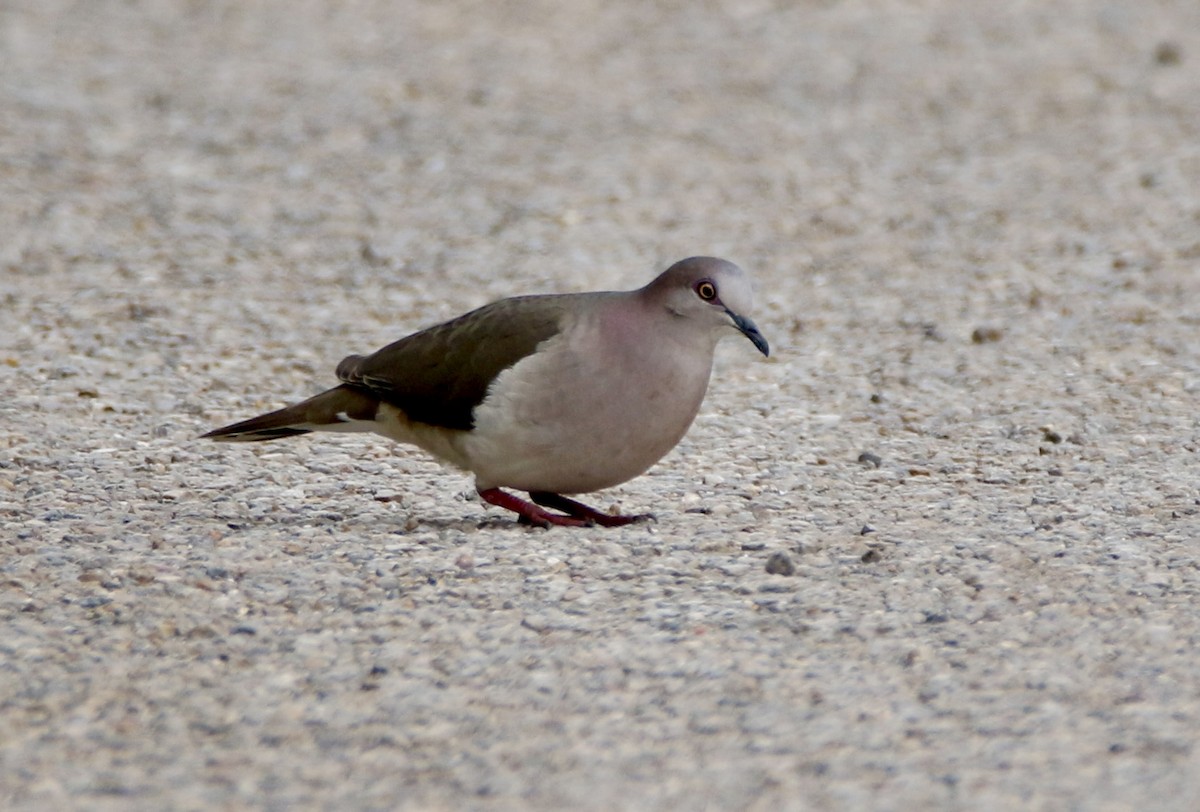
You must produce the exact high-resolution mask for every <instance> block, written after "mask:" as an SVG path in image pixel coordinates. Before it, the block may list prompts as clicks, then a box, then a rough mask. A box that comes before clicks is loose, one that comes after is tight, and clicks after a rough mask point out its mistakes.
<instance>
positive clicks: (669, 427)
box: [202, 256, 770, 528]
mask: <svg viewBox="0 0 1200 812" xmlns="http://www.w3.org/2000/svg"><path fill="white" fill-rule="evenodd" d="M753 302H754V293H753V285H752V282H751V280H750V277H749V275H748V274H747V273H746V272H745V271H743V270H742V269H741V268H740V267H738V266H737V265H735V264H734V263H732V262H729V261H727V260H724V259H718V258H716V257H705V256H696V257H689V258H687V259H684V260H681V261H679V262H676V263H675V264H673V265H671V266H670V267H669V268H667V269H666V270H665V271H663V272H662V273H661V274H659V275H658V276H657V277H656V278H655V279H654V280H653V281H651V282H650V283H649V284H647V285H645V286H644V287H641V288H638V289H636V290H630V291H596V292H590V293H557V294H538V295H529V296H515V297H512V298H507V299H501V300H499V301H496V302H493V303H491V304H488V305H485V306H483V307H480V308H478V309H477V310H472V311H471V312H469V313H466V314H465V315H462V316H459V317H458V318H455V319H451V320H450V321H447V322H443V323H441V324H437V325H434V326H432V327H429V328H427V329H424V330H421V331H419V332H416V333H413V334H411V335H409V336H407V337H405V338H401V339H400V340H399V341H396V342H394V343H392V344H388V345H387V346H386V347H383V348H382V349H380V350H378V351H376V352H374V353H371V354H370V355H351V356H349V357H347V358H345V359H344V360H343V361H342V362H341V363H340V364H338V366H337V370H336V375H337V378H338V380H339V381H340V382H341V383H340V384H339V385H338V386H335V387H333V388H332V389H328V390H326V391H324V392H321V393H320V394H317V395H314V396H313V397H311V398H308V399H307V400H304V401H302V402H300V403H296V404H294V405H291V406H287V407H285V408H282V409H279V410H277V411H273V412H270V413H268V414H263V415H260V416H258V417H252V418H250V419H248V420H243V421H241V422H238V423H233V424H231V425H228V426H224V427H222V428H218V429H214V430H212V431H209V432H208V433H206V434H204V435H202V438H209V439H213V440H218V441H223V442H255V441H263V440H275V439H279V438H284V437H294V436H297V435H301V434H307V433H309V432H314V431H334V432H337V431H340V432H363V431H366V432H374V433H376V434H380V435H382V436H384V437H387V438H390V439H392V440H396V441H399V442H402V443H409V444H412V445H416V446H418V447H419V448H421V449H423V450H424V451H426V452H427V453H429V454H431V455H432V456H434V457H436V458H437V459H439V460H441V461H443V462H446V463H449V464H450V465H452V466H454V467H456V468H459V469H462V470H465V471H467V472H470V473H472V474H474V476H475V489H476V492H477V493H478V494H479V497H480V498H481V499H482V500H483V501H484V502H486V503H488V504H490V505H494V506H496V507H500V508H505V509H507V510H510V511H512V512H514V513H516V514H517V517H518V521H519V522H520V523H523V524H531V525H536V526H539V527H545V528H548V527H551V526H566V527H580V526H593V525H600V526H604V527H620V526H623V525H627V524H630V523H632V522H636V521H641V520H647V519H653V518H654V517H653V516H652V515H651V514H634V515H618V514H614V513H606V512H603V511H600V510H597V509H595V508H592V507H589V506H588V505H586V504H584V503H582V502H578V501H576V500H574V499H572V498H570V496H574V495H578V494H584V493H591V492H594V491H598V490H602V489H604V488H610V487H613V486H615V485H619V484H621V483H623V482H626V481H628V480H630V479H633V478H634V477H636V476H639V475H641V474H643V473H645V471H646V470H647V469H649V468H650V467H651V466H652V465H654V464H655V463H656V462H658V461H659V460H660V459H662V457H663V456H665V455H666V454H667V452H669V451H670V450H671V449H673V448H674V447H675V446H676V444H678V442H679V441H680V440H681V439H682V438H683V436H684V434H685V433H686V432H687V430H688V428H689V427H690V426H691V424H692V421H693V420H694V419H695V417H696V414H697V412H698V411H699V409H700V405H701V402H702V401H703V399H704V396H705V393H706V391H707V389H708V383H709V378H710V376H711V373H712V366H713V354H714V351H715V348H716V345H717V342H718V341H719V340H720V339H721V338H722V337H723V336H725V335H727V334H731V333H740V334H741V335H743V336H745V337H746V338H747V339H749V341H750V343H751V344H753V345H754V347H755V348H756V349H757V350H758V351H759V352H760V353H762V355H763V356H764V357H769V356H770V346H769V345H768V343H767V340H766V338H764V337H763V334H762V333H761V332H759V329H758V327H757V326H756V325H755V323H754V321H753V320H752V319H751V317H750V312H751V310H752V309H753ZM510 491H524V492H526V493H528V494H529V500H526V499H523V498H521V497H519V496H517V495H515V494H513V493H510Z"/></svg>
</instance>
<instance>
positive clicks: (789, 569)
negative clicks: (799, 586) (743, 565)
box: [767, 553, 796, 576]
mask: <svg viewBox="0 0 1200 812" xmlns="http://www.w3.org/2000/svg"><path fill="white" fill-rule="evenodd" d="M767 572H769V573H770V574H771V575H785V576H786V575H795V574H796V565H795V564H793V563H792V559H791V558H789V557H788V554H787V553H771V557H770V558H768V559H767Z"/></svg>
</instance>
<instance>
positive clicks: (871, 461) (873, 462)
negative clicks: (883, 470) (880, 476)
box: [858, 451, 883, 468]
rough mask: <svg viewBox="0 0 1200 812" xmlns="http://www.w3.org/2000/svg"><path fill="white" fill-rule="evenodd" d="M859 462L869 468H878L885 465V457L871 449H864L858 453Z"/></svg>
mask: <svg viewBox="0 0 1200 812" xmlns="http://www.w3.org/2000/svg"><path fill="white" fill-rule="evenodd" d="M858 462H859V464H860V465H862V466H865V467H867V468H878V467H879V466H881V465H883V457H881V456H879V455H878V454H872V453H871V452H870V451H864V452H863V453H861V454H859V455H858Z"/></svg>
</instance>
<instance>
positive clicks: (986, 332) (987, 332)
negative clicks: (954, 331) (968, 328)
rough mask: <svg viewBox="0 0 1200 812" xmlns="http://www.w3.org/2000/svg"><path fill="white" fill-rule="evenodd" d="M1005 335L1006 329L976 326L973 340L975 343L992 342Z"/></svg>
mask: <svg viewBox="0 0 1200 812" xmlns="http://www.w3.org/2000/svg"><path fill="white" fill-rule="evenodd" d="M1003 337H1004V331H1003V330H1001V329H1000V328H999V327H976V328H975V329H974V330H973V331H972V332H971V342H972V343H974V344H992V343H994V342H996V341H999V340H1000V339H1001V338H1003Z"/></svg>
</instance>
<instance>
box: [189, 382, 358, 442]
mask: <svg viewBox="0 0 1200 812" xmlns="http://www.w3.org/2000/svg"><path fill="white" fill-rule="evenodd" d="M378 411H379V399H378V398H376V397H374V396H373V395H371V394H369V393H368V392H366V391H364V390H362V389H359V388H358V387H356V386H349V385H342V386H338V387H336V388H334V389H329V390H327V391H325V392H322V393H321V394H319V395H314V396H313V397H311V398H309V399H308V400H305V401H301V402H300V403H296V404H294V405H292V406H286V407H284V408H282V409H279V410H277V411H274V412H269V413H268V414H263V415H259V416H258V417H252V418H250V419H249V420H242V421H241V422H239V423H233V424H231V425H228V426H223V427H221V428H219V429H213V430H212V431H210V432H208V433H207V434H202V435H200V437H201V438H202V439H204V438H207V439H210V440H217V441H219V442H226V443H253V442H260V441H263V440H277V439H279V438H281V437H295V436H296V435H298V434H308V433H309V432H310V431H354V430H356V429H358V428H359V427H358V426H355V425H354V424H356V423H358V424H363V423H364V421H365V422H366V423H369V422H372V421H374V420H375V414H376V413H377V412H378ZM363 428H365V425H364V426H363Z"/></svg>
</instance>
